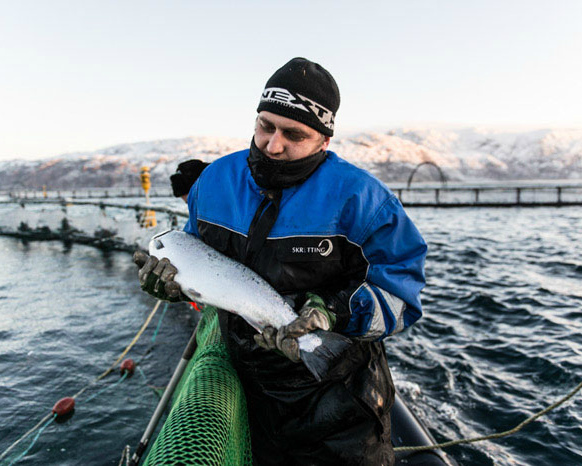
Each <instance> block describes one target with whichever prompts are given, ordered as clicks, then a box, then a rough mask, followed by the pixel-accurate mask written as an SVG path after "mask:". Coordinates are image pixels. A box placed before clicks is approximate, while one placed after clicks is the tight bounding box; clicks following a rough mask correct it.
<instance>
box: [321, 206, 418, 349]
mask: <svg viewBox="0 0 582 466" xmlns="http://www.w3.org/2000/svg"><path fill="white" fill-rule="evenodd" d="M358 243H359V244H361V247H362V253H363V255H364V257H365V258H366V260H367V261H368V269H367V272H366V278H365V280H364V281H363V282H352V284H351V286H349V287H348V288H347V289H344V290H341V291H339V292H337V293H334V294H333V296H327V297H326V296H324V299H325V301H326V303H327V304H328V306H329V307H330V308H331V309H332V310H333V311H334V312H335V313H336V315H337V321H336V325H335V327H334V331H336V332H340V333H343V334H345V335H348V336H350V337H354V338H360V339H365V340H381V339H383V338H385V337H387V336H390V335H393V334H395V333H398V332H400V331H402V330H404V329H405V328H407V327H408V326H410V325H411V324H413V323H414V322H416V321H417V320H418V319H419V318H420V316H421V315H422V308H421V303H420V290H421V289H422V288H423V287H424V284H425V278H424V259H425V256H426V251H427V246H426V243H425V241H424V240H423V238H422V236H421V235H420V233H419V232H418V230H417V228H416V227H415V225H414V224H413V223H412V221H411V220H410V218H408V216H407V215H406V213H405V212H404V209H403V208H402V205H401V204H400V201H398V199H397V198H396V197H395V196H394V195H392V196H391V197H389V198H388V199H387V200H386V201H385V202H384V204H383V205H382V206H381V208H380V209H378V211H377V212H376V214H375V215H374V217H373V218H372V219H371V221H370V222H369V225H367V227H366V228H365V230H364V231H363V233H362V235H361V238H360V241H358Z"/></svg>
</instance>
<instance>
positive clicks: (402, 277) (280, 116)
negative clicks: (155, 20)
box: [140, 58, 426, 466]
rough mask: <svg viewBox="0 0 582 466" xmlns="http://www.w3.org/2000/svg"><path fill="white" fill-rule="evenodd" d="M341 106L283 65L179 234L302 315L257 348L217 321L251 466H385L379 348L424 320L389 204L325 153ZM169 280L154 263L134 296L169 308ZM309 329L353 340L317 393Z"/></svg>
mask: <svg viewBox="0 0 582 466" xmlns="http://www.w3.org/2000/svg"><path fill="white" fill-rule="evenodd" d="M339 103H340V96H339V90H338V87H337V85H336V83H335V81H334V79H333V77H332V76H331V75H330V74H329V73H328V72H327V71H326V70H325V69H324V68H322V67H321V66H320V65H318V64H316V63H313V62H311V61H309V60H306V59H304V58H295V59H293V60H291V61H290V62H289V63H287V64H285V65H284V66H283V67H282V68H280V69H279V70H277V71H276V72H275V74H274V75H273V76H272V77H271V78H270V79H269V80H268V81H267V84H266V86H265V90H264V91H263V94H262V96H261V99H260V103H259V106H258V109H257V111H258V117H257V120H256V125H255V134H254V138H253V140H252V142H251V147H250V150H245V151H241V152H236V153H234V154H231V155H228V156H226V157H223V158H221V159H218V160H216V161H215V162H213V163H212V165H210V166H209V167H207V168H206V169H205V170H204V172H203V173H202V175H201V176H200V178H199V179H198V181H197V182H196V183H195V184H194V186H193V187H192V189H191V191H190V194H189V196H188V207H189V210H190V218H189V220H188V223H187V224H186V227H185V231H187V232H188V233H191V234H193V235H196V236H198V237H200V238H201V239H202V240H203V241H204V242H206V243H207V244H209V245H211V246H212V247H214V248H215V249H217V250H219V251H221V252H222V253H224V254H226V255H227V256H229V257H232V258H234V259H236V260H238V261H240V262H242V263H244V264H246V265H247V266H248V267H251V268H252V269H253V270H255V271H256V272H257V273H258V274H259V275H261V276H262V277H263V278H265V279H266V280H267V281H268V282H269V283H270V284H271V285H273V287H274V288H275V289H276V290H277V291H278V292H279V293H281V294H282V295H283V296H284V297H285V298H286V299H287V300H288V301H289V302H290V303H291V304H292V305H293V306H294V307H295V309H296V310H297V311H298V313H299V317H298V318H297V319H296V320H295V321H294V322H292V323H290V324H289V325H288V326H285V327H282V328H280V329H274V328H267V329H265V330H264V332H263V334H257V332H256V331H255V330H254V329H253V328H252V327H250V326H249V325H248V324H247V323H246V322H245V321H244V320H243V319H242V318H240V317H238V316H236V315H233V314H229V313H222V314H221V316H220V324H221V331H222V335H223V338H224V339H225V341H226V343H227V346H228V347H229V352H230V355H231V359H232V363H233V365H234V367H235V368H236V370H237V373H238V375H239V377H240V379H241V382H242V384H243V387H244V389H245V395H246V399H247V405H248V413H249V424H250V428H251V444H252V450H253V461H254V463H255V464H258V465H263V464H277V465H295V464H296V465H311V464H313V465H324V464H330V465H331V464H333V465H336V466H338V465H351V464H362V465H386V464H392V463H393V461H394V456H393V451H392V447H391V444H390V407H391V405H392V402H393V399H394V386H393V383H392V379H391V377H390V372H389V369H388V365H387V363H386V355H385V352H384V347H383V344H382V341H381V340H382V339H383V338H385V337H387V336H389V335H392V334H394V333H396V332H399V331H401V330H403V329H404V328H406V327H408V326H409V325H411V324H412V323H413V322H415V321H416V320H417V319H418V318H419V317H420V315H421V307H420V306H421V305H420V299H419V292H420V290H421V288H422V287H423V285H424V271H423V266H424V257H425V254H426V244H425V242H424V241H423V239H422V237H421V236H420V234H419V233H418V231H417V229H416V228H415V226H414V225H413V224H412V222H411V221H410V219H409V218H408V217H407V216H406V214H405V213H404V210H403V209H402V206H401V204H400V202H399V201H398V200H397V199H396V197H395V196H394V194H393V193H392V192H391V191H390V190H388V189H387V188H386V187H385V186H384V185H383V184H382V183H381V182H380V181H378V180H377V179H375V178H374V177H373V176H372V175H370V174H369V173H367V172H365V171H363V170H361V169H358V168H356V167H355V166H353V165H351V164H349V163H347V162H345V161H344V160H342V159H340V158H339V157H338V156H337V155H336V154H334V153H333V152H331V151H327V148H328V145H329V143H330V138H331V137H332V136H333V130H334V120H335V114H336V112H337V110H338V107H339ZM140 264H143V260H142V261H140ZM175 270H176V269H175V268H174V267H173V266H172V265H171V264H169V263H167V261H165V260H162V261H160V263H157V260H156V259H155V258H151V259H150V260H148V262H147V263H146V264H145V265H144V266H143V267H142V269H141V270H140V280H141V283H142V286H143V287H144V288H145V289H148V290H150V291H151V292H152V293H153V294H154V295H156V296H158V297H162V298H169V299H177V298H176V295H177V294H178V293H177V292H176V288H175V282H173V281H172V279H173V276H174V274H175ZM152 271H153V273H152ZM316 329H324V330H331V331H334V332H339V333H342V334H344V335H347V336H349V337H351V338H352V339H353V340H352V345H351V346H350V348H349V349H348V350H347V351H346V352H345V353H344V354H343V355H342V356H341V357H340V358H337V359H338V360H337V361H333V364H332V369H331V370H330V372H329V374H328V375H327V376H326V377H324V379H323V380H321V381H319V382H318V381H316V380H315V379H314V377H313V376H312V375H311V373H310V372H309V371H308V370H307V369H306V367H305V366H304V365H303V364H302V363H301V362H300V361H299V351H298V347H297V338H298V337H299V336H301V335H304V334H306V333H308V332H310V331H313V330H316Z"/></svg>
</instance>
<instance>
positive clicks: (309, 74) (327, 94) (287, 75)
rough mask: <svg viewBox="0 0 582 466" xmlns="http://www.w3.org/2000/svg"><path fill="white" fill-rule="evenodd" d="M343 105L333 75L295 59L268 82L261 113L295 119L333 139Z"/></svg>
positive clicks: (260, 103) (319, 66)
mask: <svg viewBox="0 0 582 466" xmlns="http://www.w3.org/2000/svg"><path fill="white" fill-rule="evenodd" d="M339 104H340V94H339V89H338V87H337V84H336V82H335V80H334V79H333V77H332V75H331V74H329V72H328V71H327V70H326V69H325V68H323V67H322V66H321V65H318V64H317V63H313V62H312V61H309V60H307V59H305V58H294V59H293V60H291V61H290V62H289V63H286V64H285V65H283V66H282V67H281V68H279V69H278V70H277V71H275V74H274V75H273V76H271V78H270V79H269V80H268V81H267V84H266V85H265V90H264V91H263V94H262V95H261V101H260V102H259V107H258V108H257V112H261V111H263V110H265V111H267V112H271V113H275V114H277V115H281V116H284V117H287V118H291V119H292V120H295V121H299V122H300V123H303V124H306V125H307V126H310V127H311V128H313V129H315V130H317V131H319V132H320V133H322V134H325V135H326V136H333V128H334V120H335V114H336V112H337V109H338V108H339Z"/></svg>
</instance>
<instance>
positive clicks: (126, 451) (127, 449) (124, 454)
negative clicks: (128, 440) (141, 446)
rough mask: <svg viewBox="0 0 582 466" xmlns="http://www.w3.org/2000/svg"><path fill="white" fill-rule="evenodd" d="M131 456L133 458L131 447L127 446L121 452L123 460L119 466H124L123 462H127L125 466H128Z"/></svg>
mask: <svg viewBox="0 0 582 466" xmlns="http://www.w3.org/2000/svg"><path fill="white" fill-rule="evenodd" d="M130 456H131V449H130V447H129V445H125V448H124V449H123V451H122V452H121V459H120V460H119V463H117V466H121V465H122V464H123V460H125V466H128V465H129V459H130Z"/></svg>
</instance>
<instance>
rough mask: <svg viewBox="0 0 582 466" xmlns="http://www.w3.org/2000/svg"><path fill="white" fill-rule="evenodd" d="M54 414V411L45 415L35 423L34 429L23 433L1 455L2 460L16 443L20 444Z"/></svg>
mask: <svg viewBox="0 0 582 466" xmlns="http://www.w3.org/2000/svg"><path fill="white" fill-rule="evenodd" d="M51 416H52V412H51V413H49V414H47V415H46V416H45V417H43V418H42V419H41V420H40V421H38V424H37V425H35V426H34V427H33V428H32V429H30V430H29V431H28V432H27V433H26V434H24V435H22V436H21V437H20V438H19V439H18V440H17V441H16V442H14V443H13V444H12V445H10V446H9V447H8V448H7V449H6V450H5V451H4V453H2V454H1V455H0V460H1V459H3V458H4V457H6V455H7V454H8V453H10V452H11V451H12V449H13V448H14V447H16V445H18V444H19V443H20V442H22V441H23V440H24V439H25V438H26V437H28V436H29V435H30V434H32V433H33V432H34V431H35V430H36V429H38V428H39V427H40V426H41V425H42V424H43V423H44V422H46V421H47V419H48V418H49V417H51Z"/></svg>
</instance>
